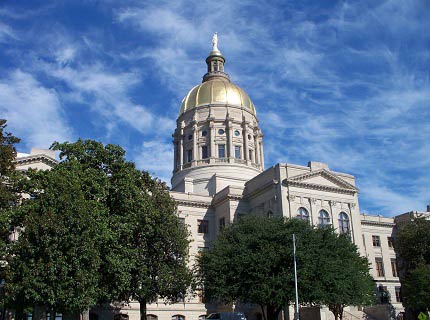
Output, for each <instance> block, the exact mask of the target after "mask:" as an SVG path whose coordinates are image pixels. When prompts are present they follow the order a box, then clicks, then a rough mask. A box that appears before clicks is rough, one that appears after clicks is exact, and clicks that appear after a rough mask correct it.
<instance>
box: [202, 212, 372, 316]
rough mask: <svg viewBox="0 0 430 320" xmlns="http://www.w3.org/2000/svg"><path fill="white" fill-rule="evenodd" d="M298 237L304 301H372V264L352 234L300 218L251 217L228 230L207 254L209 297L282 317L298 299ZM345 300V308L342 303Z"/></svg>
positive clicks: (204, 256) (205, 267)
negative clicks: (341, 233) (284, 309)
mask: <svg viewBox="0 0 430 320" xmlns="http://www.w3.org/2000/svg"><path fill="white" fill-rule="evenodd" d="M293 233H294V234H295V235H296V239H297V270H298V284H299V285H298V288H299V299H300V303H301V304H318V303H321V304H332V305H333V306H334V305H337V307H338V308H339V307H341V309H343V305H344V304H362V303H365V302H368V301H369V299H371V296H372V293H373V287H372V286H373V283H372V280H371V277H370V275H369V271H368V262H367V260H366V259H365V258H362V257H360V255H359V254H358V252H357V248H356V247H355V245H353V244H352V243H351V241H350V239H349V238H347V237H345V236H339V235H337V234H336V233H335V231H334V230H333V229H331V228H323V229H315V228H313V227H311V226H310V225H309V224H308V223H305V222H303V221H300V220H297V219H291V220H285V219H284V218H282V217H270V218H268V217H262V216H247V217H243V218H241V219H240V220H239V221H238V222H235V223H234V224H232V225H230V226H229V227H227V228H225V230H224V231H223V233H221V235H220V236H219V237H218V239H217V240H216V241H215V243H214V245H213V247H212V248H211V249H210V250H209V251H207V252H205V253H203V254H202V256H201V259H200V267H201V276H202V281H203V286H204V289H205V293H206V295H207V296H208V297H209V298H212V299H216V300H219V301H222V302H224V303H234V302H245V303H246V302H249V303H256V304H258V305H260V306H261V308H262V311H263V316H264V318H266V314H265V313H264V310H266V312H267V318H268V319H269V320H271V319H276V318H277V316H278V314H279V312H280V311H281V309H282V307H283V306H285V305H286V304H290V303H291V302H293V301H294V299H295V291H294V269H293V248H292V234H293ZM339 302H340V306H339Z"/></svg>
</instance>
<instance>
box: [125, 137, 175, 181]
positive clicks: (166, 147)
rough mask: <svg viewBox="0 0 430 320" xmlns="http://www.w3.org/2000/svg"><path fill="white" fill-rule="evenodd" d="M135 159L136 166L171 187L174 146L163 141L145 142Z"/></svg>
mask: <svg viewBox="0 0 430 320" xmlns="http://www.w3.org/2000/svg"><path fill="white" fill-rule="evenodd" d="M133 158H135V162H136V165H137V166H138V167H139V168H143V169H145V170H147V171H149V173H151V174H153V175H155V176H157V177H159V178H160V179H161V180H163V181H165V182H166V183H167V184H169V185H170V177H171V175H172V170H173V145H172V144H171V143H166V142H165V141H163V140H153V141H146V142H143V144H142V146H141V148H139V150H137V151H136V152H135V153H134V155H133Z"/></svg>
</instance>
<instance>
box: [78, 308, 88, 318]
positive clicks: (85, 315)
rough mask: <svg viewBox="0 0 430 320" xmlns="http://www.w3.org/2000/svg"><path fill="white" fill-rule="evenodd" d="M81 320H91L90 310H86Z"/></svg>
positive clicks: (81, 315)
mask: <svg viewBox="0 0 430 320" xmlns="http://www.w3.org/2000/svg"><path fill="white" fill-rule="evenodd" d="M79 318H80V320H90V310H85V311H84V312H82V313H81V314H80V316H79Z"/></svg>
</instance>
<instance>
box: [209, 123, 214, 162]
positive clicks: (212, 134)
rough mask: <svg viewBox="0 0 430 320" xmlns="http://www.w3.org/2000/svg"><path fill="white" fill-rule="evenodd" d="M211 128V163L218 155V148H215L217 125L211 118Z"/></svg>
mask: <svg viewBox="0 0 430 320" xmlns="http://www.w3.org/2000/svg"><path fill="white" fill-rule="evenodd" d="M209 129H210V133H209V134H210V139H211V141H210V148H209V157H210V160H209V162H210V163H214V162H215V157H216V150H215V125H214V122H213V120H210V122H209Z"/></svg>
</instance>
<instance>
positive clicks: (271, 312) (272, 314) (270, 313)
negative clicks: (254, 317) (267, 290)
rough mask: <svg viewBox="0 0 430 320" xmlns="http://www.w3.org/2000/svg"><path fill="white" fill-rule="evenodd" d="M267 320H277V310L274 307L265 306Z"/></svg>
mask: <svg viewBox="0 0 430 320" xmlns="http://www.w3.org/2000/svg"><path fill="white" fill-rule="evenodd" d="M266 310H267V320H278V315H279V308H277V307H276V306H267V307H266Z"/></svg>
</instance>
